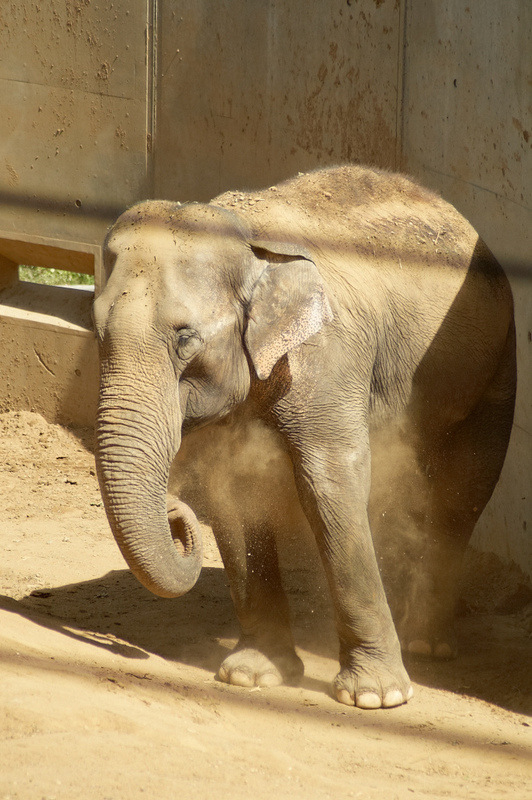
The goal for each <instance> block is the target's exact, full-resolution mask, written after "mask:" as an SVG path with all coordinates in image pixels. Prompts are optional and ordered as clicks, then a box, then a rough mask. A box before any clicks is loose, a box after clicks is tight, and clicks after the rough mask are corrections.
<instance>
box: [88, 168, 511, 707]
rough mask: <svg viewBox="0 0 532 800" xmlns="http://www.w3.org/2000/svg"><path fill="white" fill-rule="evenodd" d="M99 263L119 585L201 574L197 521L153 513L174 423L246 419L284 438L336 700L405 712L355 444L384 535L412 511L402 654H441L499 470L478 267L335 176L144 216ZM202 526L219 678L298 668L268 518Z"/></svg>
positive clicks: (107, 496) (501, 346)
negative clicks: (216, 572) (336, 654)
mask: <svg viewBox="0 0 532 800" xmlns="http://www.w3.org/2000/svg"><path fill="white" fill-rule="evenodd" d="M105 262H106V266H107V269H108V271H109V272H110V278H109V281H108V283H107V286H106V288H105V290H104V291H103V292H102V294H101V295H100V297H99V298H98V299H97V301H96V303H95V309H94V315H95V323H96V330H97V335H98V339H99V348H100V358H101V393H100V405H99V413H98V423H97V465H98V475H99V480H100V485H101V489H102V495H103V499H104V502H105V508H106V511H107V515H108V518H109V522H110V525H111V528H112V530H113V533H114V536H115V537H116V540H117V542H118V544H119V546H120V548H121V550H122V553H123V554H124V557H125V559H126V561H127V562H128V564H129V566H130V567H131V569H132V570H133V572H134V573H135V575H136V576H137V577H138V578H139V580H140V581H141V582H142V583H143V584H144V585H145V586H146V587H148V588H149V589H150V590H151V591H153V592H155V593H156V594H158V595H161V596H163V597H174V596H178V595H182V594H183V593H185V592H186V591H188V590H189V589H190V588H191V587H192V586H193V585H194V583H195V581H196V579H197V577H198V574H199V571H200V568H201V557H202V556H201V537H200V534H199V530H198V525H197V520H196V518H195V515H194V513H193V512H192V511H191V510H190V508H189V507H188V506H186V505H185V504H184V503H182V502H180V501H177V500H172V499H170V500H169V501H168V508H167V483H168V474H169V468H170V464H171V462H172V460H173V458H174V456H175V454H176V453H177V451H178V450H179V447H180V442H181V435H182V431H183V432H187V431H189V430H193V429H194V428H195V427H197V426H199V425H203V424H205V423H209V422H210V421H213V420H219V419H220V418H222V417H223V416H224V415H228V414H229V413H230V412H231V414H233V415H235V414H236V415H238V414H241V415H242V417H243V418H247V419H250V418H251V419H252V418H260V419H262V420H263V421H264V422H265V424H267V425H269V426H272V427H273V428H275V429H276V430H277V431H278V432H279V434H280V436H281V438H282V440H283V441H284V444H285V447H286V449H287V451H288V453H289V456H290V459H291V462H292V465H293V470H294V477H295V484H296V486H297V491H298V494H299V499H300V502H301V504H302V507H303V509H304V512H305V515H306V517H307V518H308V521H309V523H310V526H311V528H312V530H313V532H314V535H315V537H316V540H317V544H318V548H319V551H320V555H321V557H322V560H323V564H324V567H325V572H326V574H327V578H328V581H329V585H330V591H331V594H332V599H333V602H334V607H335V612H336V622H337V630H338V636H339V640H340V672H339V674H338V675H337V677H336V679H335V682H334V692H335V696H336V697H337V699H338V700H339V701H340V702H342V703H346V704H348V705H349V704H351V705H353V704H355V705H356V706H359V707H361V708H377V707H381V706H384V707H389V706H397V705H399V704H401V703H404V702H406V700H408V699H409V698H410V696H411V694H412V687H411V685H410V681H409V678H408V675H407V673H406V671H405V669H404V666H403V663H402V658H401V647H400V644H399V640H398V636H397V634H396V630H395V627H394V623H393V621H392V616H391V613H390V609H389V606H388V603H387V601H386V597H385V593H384V590H383V585H382V582H381V577H380V574H379V569H378V566H377V561H376V558H375V553H374V547H373V542H372V533H371V530H370V524H369V521H368V504H369V505H370V506H371V504H372V502H374V498H373V495H372V485H371V483H372V481H371V447H372V445H371V443H372V442H373V441H376V440H377V439H379V438H380V440H381V442H384V450H383V451H382V452H384V458H382V456H381V458H380V460H379V463H380V464H383V465H384V473H385V475H386V479H385V480H384V482H383V483H384V485H385V490H386V491H388V494H389V497H388V501H389V503H388V509H389V514H388V519H389V520H390V526H391V530H390V531H389V532H388V533H387V535H388V536H390V537H392V538H393V537H394V536H396V535H397V536H399V535H400V534H401V533H402V532H404V531H401V530H399V527H401V526H402V527H404V526H405V524H406V523H405V520H408V527H409V528H410V529H412V530H413V531H414V532H415V533H416V535H417V536H418V540H419V541H421V542H423V548H424V549H423V559H424V564H425V565H426V568H427V574H428V576H429V579H430V580H428V583H430V591H429V593H428V596H429V595H430V604H428V599H427V598H428V596H427V598H425V600H424V601H423V602H424V603H425V606H426V609H425V608H424V607H423V606H421V609H422V613H418V614H417V615H416V622H415V625H414V628H415V629H414V630H412V631H410V632H407V633H406V635H405V638H404V641H403V644H404V646H405V647H407V648H408V649H409V650H410V651H411V652H413V653H418V654H422V655H423V654H424V655H433V656H436V657H443V658H445V657H451V656H452V655H453V654H454V650H455V645H454V641H453V638H452V615H453V606H454V601H455V594H456V588H455V587H456V575H457V568H458V565H459V560H460V557H461V554H462V551H463V548H464V546H465V544H466V543H467V541H468V538H469V536H470V534H471V532H472V530H473V526H474V525H475V522H476V521H477V519H478V517H479V515H480V513H481V511H482V509H483V508H484V506H485V504H486V503H487V501H488V499H489V497H490V495H491V493H492V491H493V488H494V486H495V483H496V481H497V478H498V476H499V472H500V469H501V466H502V463H503V460H504V455H505V451H506V447H507V443H508V438H509V433H510V428H511V423H512V415H513V405H514V391H515V342H514V322H513V305H512V297H511V292H510V289H509V286H508V283H507V281H506V279H505V277H504V275H503V273H502V271H501V269H500V267H499V266H498V264H497V263H496V261H495V260H494V258H493V256H492V255H491V253H490V252H489V251H488V250H487V248H486V247H485V246H484V245H483V243H482V242H480V241H479V239H478V237H477V235H476V234H475V232H474V230H473V229H472V228H471V226H470V225H469V224H468V223H467V222H466V221H465V220H464V219H463V218H462V217H461V216H460V215H459V214H458V213H457V212H456V211H455V210H454V209H453V208H452V207H451V206H449V205H448V204H446V203H444V202H443V201H442V200H441V199H440V198H438V197H436V196H434V195H432V194H431V193H429V192H427V191H426V190H424V189H422V188H421V187H419V186H417V185H416V184H414V183H412V182H410V181H408V180H407V179H405V178H403V177H401V176H397V175H391V174H388V173H381V172H378V171H376V170H369V169H364V168H361V167H342V168H336V169H330V170H323V171H318V172H315V173H311V174H309V175H303V176H300V177H298V178H295V179H294V180H291V181H288V182H286V183H284V184H280V185H279V186H277V187H273V188H271V189H269V190H265V191H263V192H257V193H253V194H243V193H228V194H226V195H223V196H222V197H219V198H216V199H215V200H213V201H212V202H211V203H209V204H187V205H180V204H177V203H170V202H157V201H148V202H145V203H141V204H139V205H137V206H135V207H133V208H132V209H130V210H129V211H126V212H125V213H124V214H123V215H122V216H121V217H120V218H119V219H118V221H117V222H116V224H115V225H114V227H113V228H112V229H111V231H110V232H109V235H108V237H107V239H106V242H105ZM387 441H388V442H389V443H390V445H389V447H390V449H389V451H388V450H387V445H386V442H387ZM392 443H393V445H394V446H393V447H392ZM397 445H399V446H398V447H397ZM394 447H395V451H397V452H398V453H400V454H401V455H400V457H399V459H398V461H397V462H395V461H394V460H393V459H392V455H391V454H392V452H394ZM388 452H389V454H390V455H389V456H388V455H387V453H388ZM394 458H395V457H394ZM375 469H376V468H375V466H374V471H375ZM377 471H378V470H377ZM374 479H375V480H376V478H374ZM394 487H397V489H398V493H397V494H396V495H394V492H393V490H394ZM405 487H411V490H410V491H409V490H405ZM264 491H265V493H266V494H267V491H268V490H267V487H264ZM272 503H273V504H275V497H272ZM399 510H400V512H401V513H398V511H399ZM379 516H380V517H381V521H382V519H385V518H386V513H382V514H380V515H379ZM210 521H211V523H212V525H213V529H214V532H215V535H216V537H217V541H218V543H219V546H220V550H221V553H222V557H223V559H224V563H225V567H226V570H227V573H228V577H229V581H230V585H231V593H232V596H233V600H234V604H235V608H236V613H237V615H238V619H239V622H240V626H241V638H240V642H239V644H238V645H237V647H236V648H235V650H234V651H233V653H232V654H230V655H229V656H228V658H227V659H226V660H225V661H224V663H223V664H222V666H221V667H220V672H219V676H220V677H221V679H222V680H224V681H228V682H231V683H234V684H239V685H244V686H252V685H259V686H267V685H271V684H275V683H279V682H281V681H283V680H284V681H286V682H296V681H297V680H298V679H299V678H300V677H301V675H302V671H303V667H302V663H301V661H300V659H299V658H298V657H297V655H296V653H295V650H294V645H293V641H292V635H291V632H290V627H289V622H288V610H287V602H286V598H285V596H284V594H283V590H282V588H281V583H280V579H279V571H278V565H277V559H276V551H275V545H274V541H273V532H272V530H271V529H270V526H269V525H266V524H265V525H264V526H262V527H261V526H260V525H258V526H257V527H256V529H255V530H254V531H249V530H248V531H246V530H243V531H241V530H238V527H239V526H238V525H233V527H231V525H230V524H229V523H227V521H224V515H223V513H220V514H216V513H214V514H213V519H211V520H210ZM168 522H169V523H170V525H169V524H168ZM394 524H395V526H396V530H394ZM241 527H242V526H241ZM250 542H251V543H252V544H251V546H250ZM405 588H406V587H405ZM419 610H420V609H418V611H419ZM423 612H424V613H423Z"/></svg>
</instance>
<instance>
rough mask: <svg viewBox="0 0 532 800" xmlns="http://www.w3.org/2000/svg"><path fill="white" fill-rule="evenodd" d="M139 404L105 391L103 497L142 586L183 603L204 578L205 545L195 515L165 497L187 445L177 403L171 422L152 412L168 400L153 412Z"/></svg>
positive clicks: (100, 440) (100, 445)
mask: <svg viewBox="0 0 532 800" xmlns="http://www.w3.org/2000/svg"><path fill="white" fill-rule="evenodd" d="M158 399H159V400H160V398H158ZM136 405H137V407H136ZM136 405H135V402H134V401H132V402H128V401H127V398H124V396H123V394H122V393H120V400H119V401H117V400H116V394H115V392H114V391H111V390H109V389H107V390H106V389H105V388H103V389H102V392H101V397H100V406H99V411H98V418H97V427H96V432H97V441H96V465H97V471H98V479H99V482H100V488H101V493H102V498H103V501H104V505H105V510H106V512H107V517H108V520H109V524H110V526H111V530H112V531H113V534H114V537H115V539H116V541H117V544H118V546H119V547H120V550H121V551H122V554H123V556H124V558H125V560H126V562H127V563H128V565H129V567H130V569H131V570H132V572H133V573H134V574H135V575H136V577H137V578H138V579H139V581H140V582H141V583H142V584H143V585H144V586H145V587H146V588H147V589H149V590H150V591H152V592H153V593H154V594H157V595H159V596H161V597H179V596H180V595H183V594H185V593H186V592H188V591H189V590H190V589H191V588H192V587H193V586H194V584H195V583H196V581H197V579H198V577H199V574H200V571H201V565H202V539H201V532H200V529H199V525H198V521H197V519H196V517H195V515H194V512H193V511H192V510H191V509H190V508H189V507H188V506H186V505H185V504H184V503H181V502H180V501H177V500H176V501H174V502H171V503H170V504H167V499H166V491H167V486H168V474H169V470H170V464H171V461H172V459H173V457H174V455H175V453H176V452H177V450H178V449H179V444H180V435H181V434H180V429H181V417H180V412H179V409H178V403H177V402H176V403H175V404H174V405H175V408H174V409H173V410H172V411H171V412H169V413H170V418H166V419H165V416H166V417H167V416H168V413H167V414H166V415H164V414H161V413H159V414H156V413H155V412H154V411H153V409H154V407H156V408H159V409H160V408H161V405H162V404H161V402H159V403H157V402H154V404H152V405H151V406H149V405H148V406H147V404H146V405H145V407H146V406H147V407H148V408H149V409H150V410H149V411H148V412H146V411H142V412H140V411H139V410H138V403H137V404H136ZM161 417H162V418H161ZM169 432H170V434H169Z"/></svg>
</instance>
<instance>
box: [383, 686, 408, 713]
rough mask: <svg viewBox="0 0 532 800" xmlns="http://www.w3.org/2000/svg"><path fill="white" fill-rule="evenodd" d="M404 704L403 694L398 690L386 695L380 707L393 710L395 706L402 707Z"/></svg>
mask: <svg viewBox="0 0 532 800" xmlns="http://www.w3.org/2000/svg"><path fill="white" fill-rule="evenodd" d="M404 702H405V699H404V697H403V693H402V692H400V691H399V689H393V690H392V691H390V692H387V693H386V695H385V697H384V700H383V703H382V705H383V706H384V708H395V706H402V705H403V703H404Z"/></svg>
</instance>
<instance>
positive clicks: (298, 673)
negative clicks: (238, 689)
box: [218, 646, 304, 688]
mask: <svg viewBox="0 0 532 800" xmlns="http://www.w3.org/2000/svg"><path fill="white" fill-rule="evenodd" d="M303 671H304V668H303V662H302V661H301V659H300V658H299V656H297V655H296V653H295V651H294V650H286V651H285V652H282V653H277V654H275V655H265V654H264V653H263V652H261V651H260V650H258V649H256V648H254V647H249V646H244V647H241V648H240V649H239V648H238V646H237V648H236V649H235V650H233V652H232V653H231V655H229V656H227V658H226V659H225V660H224V662H223V663H222V665H221V666H220V669H219V670H218V678H219V679H220V680H221V681H224V683H231V684H233V686H245V687H248V688H250V687H253V686H260V687H262V688H266V687H269V686H279V684H281V683H286V684H289V685H290V686H296V685H297V684H298V683H299V682H300V680H301V678H302V677H303Z"/></svg>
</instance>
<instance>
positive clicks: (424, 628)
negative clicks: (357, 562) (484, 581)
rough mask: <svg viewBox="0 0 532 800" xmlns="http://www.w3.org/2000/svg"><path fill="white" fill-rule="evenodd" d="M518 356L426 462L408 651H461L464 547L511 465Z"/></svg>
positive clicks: (437, 653)
mask: <svg viewBox="0 0 532 800" xmlns="http://www.w3.org/2000/svg"><path fill="white" fill-rule="evenodd" d="M513 392H514V383H513V377H512V360H511V359H508V360H504V361H503V362H501V367H500V369H499V372H498V373H497V375H496V376H495V379H494V381H493V382H492V384H491V385H490V387H489V388H488V390H487V391H486V393H485V394H484V396H483V398H482V399H481V400H480V402H479V403H478V404H477V405H476V407H475V408H474V409H473V411H472V412H471V414H470V415H469V416H468V417H467V418H466V419H465V420H463V421H462V422H460V423H459V424H458V425H456V426H455V427H454V428H453V429H452V430H450V431H448V432H447V433H446V435H445V436H444V437H442V439H441V440H440V443H439V446H438V447H437V448H436V447H435V448H433V451H432V452H431V453H430V458H429V460H428V464H427V473H428V476H427V489H428V492H427V514H426V517H425V520H424V523H423V527H422V539H423V547H422V549H421V552H420V554H419V555H420V560H419V561H418V567H419V568H420V569H419V572H418V573H417V574H416V573H414V575H413V578H412V583H411V587H410V589H411V594H410V600H409V608H408V612H407V614H406V618H405V620H404V623H403V625H401V627H402V629H403V631H404V633H403V636H402V641H403V646H404V645H405V644H406V648H407V649H408V651H409V652H411V653H413V654H416V655H421V656H432V657H437V658H452V657H454V656H455V655H456V652H457V648H456V641H455V637H454V632H453V627H454V626H453V621H454V614H455V608H456V604H457V600H458V592H459V579H460V573H461V563H462V557H463V553H464V550H465V548H466V546H467V544H468V542H469V539H470V537H471V534H472V532H473V529H474V526H475V524H476V522H477V520H478V519H479V517H480V515H481V513H482V511H483V509H484V507H485V506H486V504H487V502H488V501H489V499H490V497H491V494H492V492H493V490H494V488H495V485H496V483H497V480H498V478H499V475H500V472H501V469H502V465H503V462H504V458H505V454H506V449H507V446H508V441H509V438H510V431H511V427H512V420H513V405H514V399H513V397H514V395H513Z"/></svg>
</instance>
